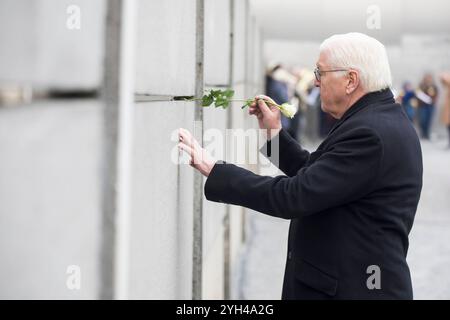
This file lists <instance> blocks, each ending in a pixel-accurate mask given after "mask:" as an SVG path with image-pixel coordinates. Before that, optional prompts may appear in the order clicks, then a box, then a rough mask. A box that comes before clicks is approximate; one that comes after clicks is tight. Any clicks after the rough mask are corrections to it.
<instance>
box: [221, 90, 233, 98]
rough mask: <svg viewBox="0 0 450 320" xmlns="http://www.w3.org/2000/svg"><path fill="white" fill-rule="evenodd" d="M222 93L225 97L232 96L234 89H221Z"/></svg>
mask: <svg viewBox="0 0 450 320" xmlns="http://www.w3.org/2000/svg"><path fill="white" fill-rule="evenodd" d="M223 95H224V96H225V97H227V98H232V97H233V95H234V90H231V89H227V90H225V91H223Z"/></svg>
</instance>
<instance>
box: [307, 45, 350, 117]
mask: <svg viewBox="0 0 450 320" xmlns="http://www.w3.org/2000/svg"><path fill="white" fill-rule="evenodd" d="M316 66H317V68H319V70H320V71H326V70H332V69H341V66H333V65H329V63H328V57H327V54H326V53H325V52H321V53H320V55H319V60H318V61H317V63H316ZM314 84H315V86H316V87H319V88H320V98H321V100H322V110H323V111H324V112H326V113H329V114H330V115H332V116H333V117H334V118H340V115H341V114H342V110H343V109H344V108H345V107H346V103H347V102H348V96H347V94H346V85H347V77H346V75H345V74H342V72H338V74H335V72H325V73H322V75H321V77H320V81H317V80H316V81H315V83H314Z"/></svg>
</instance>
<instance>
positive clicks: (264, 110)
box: [248, 95, 281, 140]
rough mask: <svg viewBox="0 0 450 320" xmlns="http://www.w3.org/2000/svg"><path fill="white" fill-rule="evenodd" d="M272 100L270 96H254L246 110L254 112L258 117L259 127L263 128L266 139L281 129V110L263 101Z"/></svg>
mask: <svg viewBox="0 0 450 320" xmlns="http://www.w3.org/2000/svg"><path fill="white" fill-rule="evenodd" d="M263 99H264V100H266V101H273V100H272V99H271V98H270V97H267V96H263V95H259V96H256V97H255V101H256V102H253V103H252V104H251V105H250V107H249V110H248V113H249V114H254V115H255V116H256V117H257V118H258V123H259V128H260V129H263V130H264V129H265V130H264V132H265V133H266V137H267V139H269V140H270V139H272V138H273V137H274V136H276V135H277V134H278V132H280V130H281V112H280V110H279V109H278V108H277V107H275V106H272V105H270V104H269V106H268V105H267V104H266V103H265V102H264V100H263Z"/></svg>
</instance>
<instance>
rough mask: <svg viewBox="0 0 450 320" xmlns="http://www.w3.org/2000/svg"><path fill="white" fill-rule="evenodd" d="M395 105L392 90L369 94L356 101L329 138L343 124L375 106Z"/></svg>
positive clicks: (332, 129)
mask: <svg viewBox="0 0 450 320" xmlns="http://www.w3.org/2000/svg"><path fill="white" fill-rule="evenodd" d="M389 103H395V100H394V95H393V94H392V91H391V89H389V88H388V89H383V90H381V91H375V92H369V93H367V94H365V95H364V96H362V97H361V98H360V99H359V100H358V101H356V102H355V103H354V104H353V105H352V106H351V107H350V108H348V110H347V111H345V113H344V114H343V115H342V118H341V119H339V120H338V121H337V122H336V123H335V125H334V126H333V127H332V128H331V130H330V132H329V133H328V135H327V138H328V137H329V136H330V135H331V133H332V132H333V131H335V130H336V129H337V128H338V127H339V126H340V125H341V124H342V123H344V122H345V120H347V119H348V118H350V117H351V116H352V115H354V114H355V113H357V112H358V111H361V110H362V109H364V108H366V107H367V106H370V105H373V104H389Z"/></svg>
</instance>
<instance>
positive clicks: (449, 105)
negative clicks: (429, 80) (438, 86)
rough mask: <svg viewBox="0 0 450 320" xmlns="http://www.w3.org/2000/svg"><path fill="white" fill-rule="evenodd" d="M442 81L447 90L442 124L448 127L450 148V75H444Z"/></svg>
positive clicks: (449, 145)
mask: <svg viewBox="0 0 450 320" xmlns="http://www.w3.org/2000/svg"><path fill="white" fill-rule="evenodd" d="M440 79H441V83H442V86H443V87H444V90H445V95H444V97H443V98H444V101H443V109H442V122H443V123H444V125H445V126H446V127H447V131H448V147H449V148H450V73H449V72H446V73H443V74H442V75H441V77H440Z"/></svg>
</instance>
